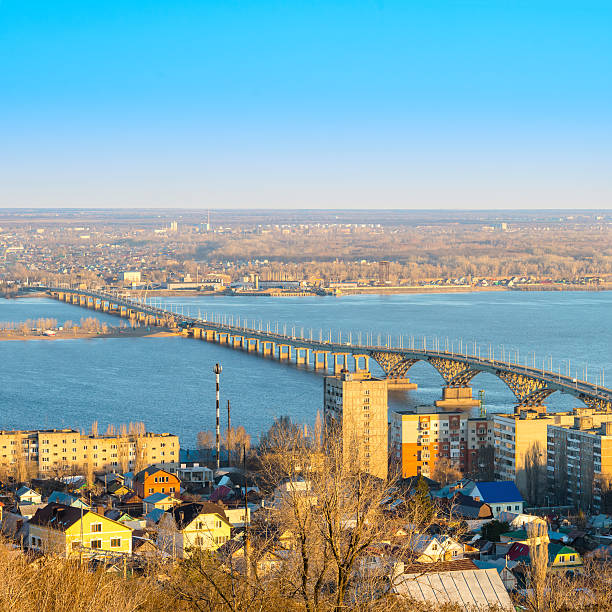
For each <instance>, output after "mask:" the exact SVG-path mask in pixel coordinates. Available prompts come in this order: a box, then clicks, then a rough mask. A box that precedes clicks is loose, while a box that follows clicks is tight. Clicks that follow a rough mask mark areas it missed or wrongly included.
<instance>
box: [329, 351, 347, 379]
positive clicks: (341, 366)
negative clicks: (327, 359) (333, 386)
mask: <svg viewBox="0 0 612 612" xmlns="http://www.w3.org/2000/svg"><path fill="white" fill-rule="evenodd" d="M332 357H333V360H334V374H336V375H337V374H340V373H341V372H342V370H346V369H348V368H347V366H348V354H347V353H332ZM338 357H341V358H342V359H341V361H339V360H338Z"/></svg>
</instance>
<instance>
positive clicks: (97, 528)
mask: <svg viewBox="0 0 612 612" xmlns="http://www.w3.org/2000/svg"><path fill="white" fill-rule="evenodd" d="M101 532H102V523H93V524H92V525H91V533H101Z"/></svg>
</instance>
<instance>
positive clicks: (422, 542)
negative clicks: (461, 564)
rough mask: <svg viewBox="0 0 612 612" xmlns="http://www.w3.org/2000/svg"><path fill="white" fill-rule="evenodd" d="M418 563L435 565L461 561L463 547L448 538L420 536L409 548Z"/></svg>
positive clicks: (463, 552) (463, 551)
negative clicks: (442, 562)
mask: <svg viewBox="0 0 612 612" xmlns="http://www.w3.org/2000/svg"><path fill="white" fill-rule="evenodd" d="M411 548H412V550H413V552H414V553H416V554H417V555H418V557H417V559H416V560H417V561H418V562H419V563H436V562H438V561H453V560H456V559H463V557H464V554H465V546H464V545H463V544H462V543H461V542H458V541H457V540H455V539H453V538H451V537H449V536H433V535H428V534H425V533H424V534H420V535H418V536H417V537H416V539H415V542H414V543H413V544H412V546H411Z"/></svg>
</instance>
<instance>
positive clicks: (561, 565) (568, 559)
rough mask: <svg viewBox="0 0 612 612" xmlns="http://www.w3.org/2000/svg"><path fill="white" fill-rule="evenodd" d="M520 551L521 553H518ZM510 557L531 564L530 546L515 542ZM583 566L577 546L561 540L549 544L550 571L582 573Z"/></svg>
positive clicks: (571, 573) (524, 563)
mask: <svg viewBox="0 0 612 612" xmlns="http://www.w3.org/2000/svg"><path fill="white" fill-rule="evenodd" d="M519 547H520V548H519ZM519 552H520V554H517V553H519ZM508 558H510V559H511V560H512V561H517V562H518V563H522V564H523V565H524V566H525V567H527V566H529V565H531V557H530V556H529V546H527V545H526V544H519V543H516V544H513V545H512V548H511V549H510V551H509V553H508ZM582 567H583V562H582V557H581V555H580V553H579V552H578V551H577V550H576V549H575V548H572V547H571V546H566V545H565V544H563V543H561V542H551V543H550V544H549V545H548V568H549V571H551V572H553V573H562V574H567V575H574V574H579V573H581V572H582Z"/></svg>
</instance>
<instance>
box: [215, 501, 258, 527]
mask: <svg viewBox="0 0 612 612" xmlns="http://www.w3.org/2000/svg"><path fill="white" fill-rule="evenodd" d="M220 505H221V504H220ZM222 507H223V510H224V511H225V516H227V520H228V521H229V522H230V523H231V524H232V527H244V526H245V519H246V522H251V509H250V508H247V509H246V510H245V508H244V505H242V506H226V505H223V506H222Z"/></svg>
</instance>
